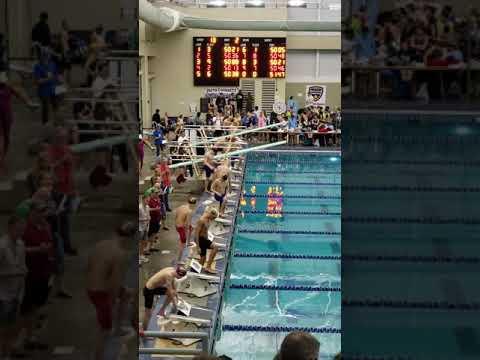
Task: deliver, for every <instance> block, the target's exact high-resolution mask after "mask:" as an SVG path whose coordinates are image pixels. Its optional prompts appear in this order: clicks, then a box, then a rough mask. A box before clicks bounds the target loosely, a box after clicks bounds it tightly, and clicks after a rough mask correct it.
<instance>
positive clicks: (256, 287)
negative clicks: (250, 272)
mask: <svg viewBox="0 0 480 360" xmlns="http://www.w3.org/2000/svg"><path fill="white" fill-rule="evenodd" d="M230 289H247V290H286V291H311V292H323V291H333V292H339V291H341V288H339V287H321V286H300V285H292V286H289V285H252V284H231V285H230Z"/></svg>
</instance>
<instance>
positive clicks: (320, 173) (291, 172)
mask: <svg viewBox="0 0 480 360" xmlns="http://www.w3.org/2000/svg"><path fill="white" fill-rule="evenodd" d="M247 170H252V171H255V174H248V175H250V176H252V175H256V174H281V175H302V174H318V175H323V174H329V175H332V174H341V173H342V172H341V171H300V170H297V169H292V170H291V171H284V170H281V171H276V170H259V169H247Z"/></svg>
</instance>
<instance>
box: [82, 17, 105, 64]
mask: <svg viewBox="0 0 480 360" xmlns="http://www.w3.org/2000/svg"><path fill="white" fill-rule="evenodd" d="M106 48H107V43H106V42H105V37H104V33H103V26H102V25H99V26H97V27H96V28H95V30H94V31H93V32H92V35H91V37H90V46H89V54H88V57H87V61H86V62H85V68H86V69H89V68H90V66H91V65H92V64H93V63H95V62H96V61H97V59H98V58H99V57H100V54H101V52H102V51H104V50H105V49H106Z"/></svg>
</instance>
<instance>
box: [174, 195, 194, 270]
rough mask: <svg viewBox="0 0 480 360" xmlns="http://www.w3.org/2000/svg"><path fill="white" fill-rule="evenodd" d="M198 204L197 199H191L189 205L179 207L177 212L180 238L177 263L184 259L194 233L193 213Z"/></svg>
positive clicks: (176, 218) (176, 222) (177, 226)
mask: <svg viewBox="0 0 480 360" xmlns="http://www.w3.org/2000/svg"><path fill="white" fill-rule="evenodd" d="M196 203H197V199H196V198H194V197H191V198H190V199H188V203H187V204H184V205H181V206H179V207H178V208H177V210H176V211H175V226H176V228H177V232H178V235H179V237H180V242H179V244H178V257H177V262H178V261H180V260H181V259H182V254H183V250H184V249H185V245H186V243H187V240H190V234H191V233H192V212H193V207H194V206H195V204H196Z"/></svg>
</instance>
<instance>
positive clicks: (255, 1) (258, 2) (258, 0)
mask: <svg viewBox="0 0 480 360" xmlns="http://www.w3.org/2000/svg"><path fill="white" fill-rule="evenodd" d="M247 4H249V5H252V6H262V5H263V4H264V2H263V0H249V1H247Z"/></svg>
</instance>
